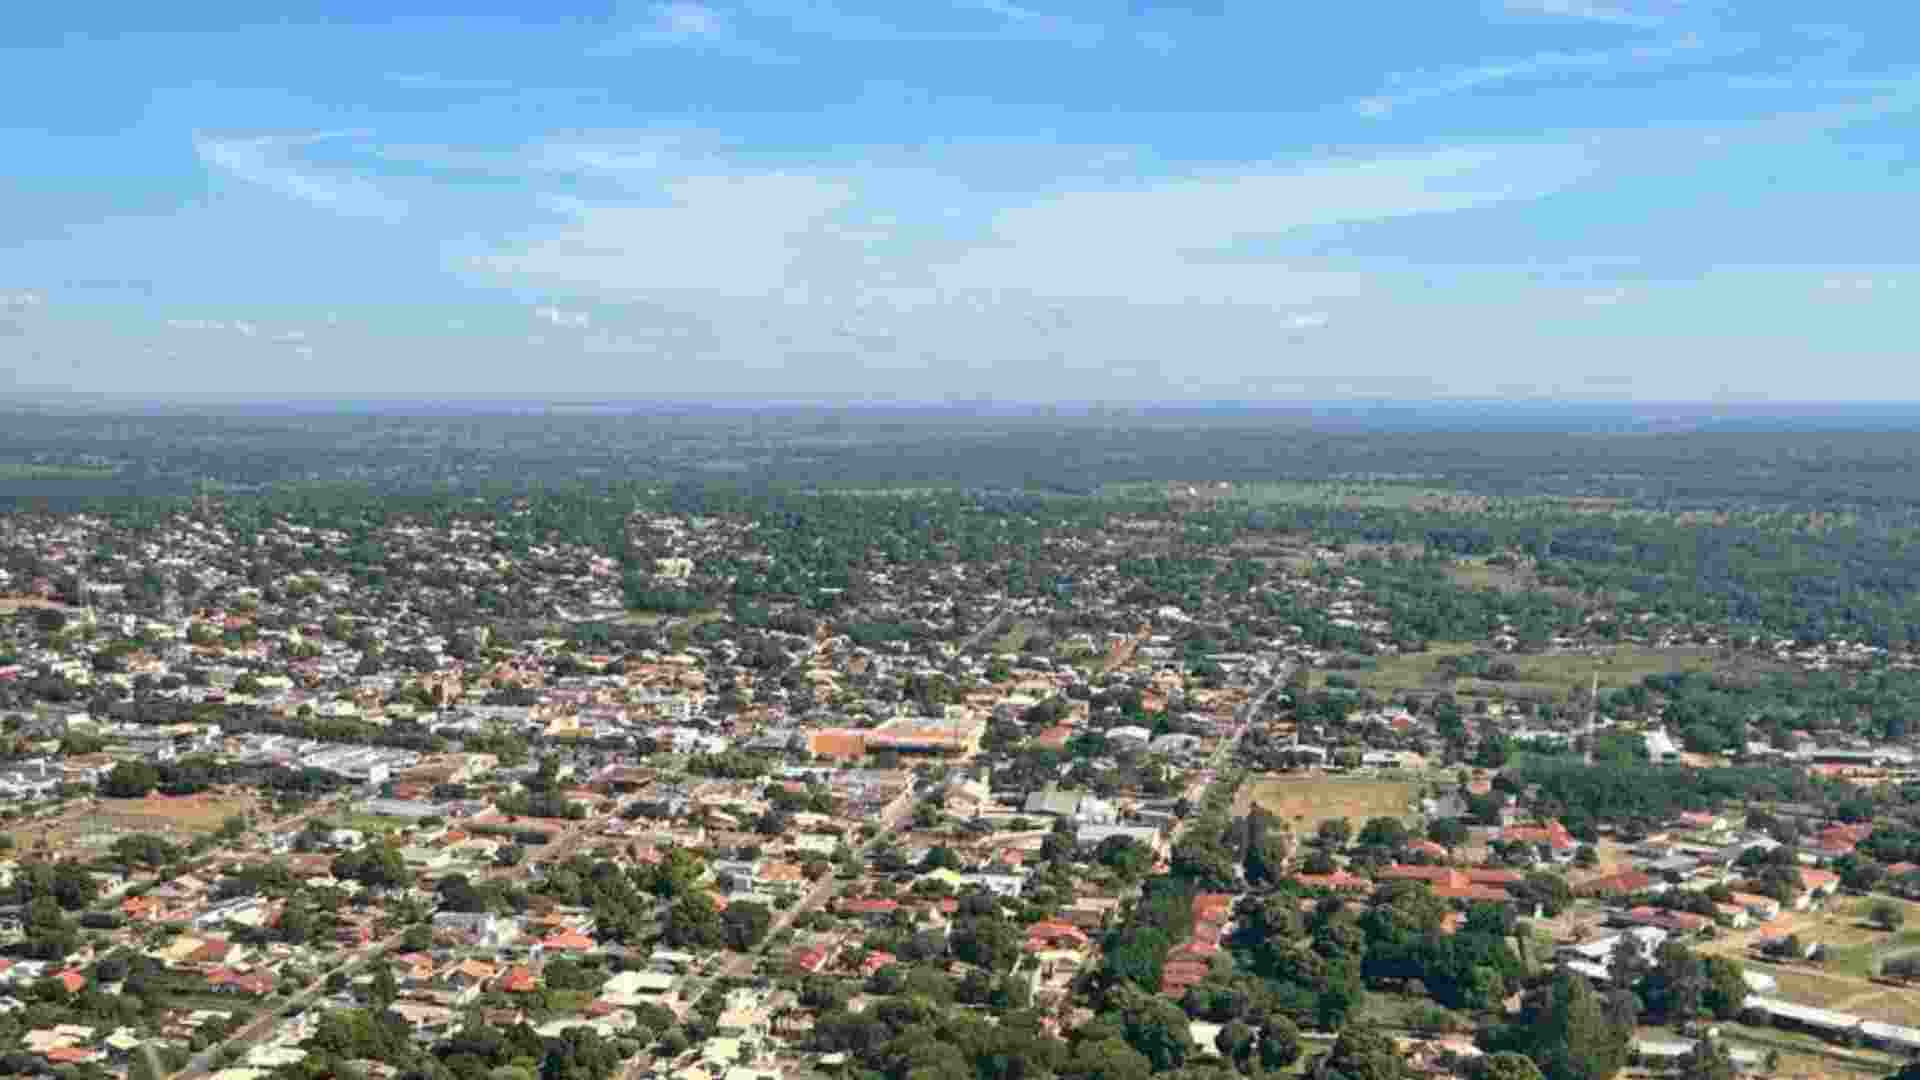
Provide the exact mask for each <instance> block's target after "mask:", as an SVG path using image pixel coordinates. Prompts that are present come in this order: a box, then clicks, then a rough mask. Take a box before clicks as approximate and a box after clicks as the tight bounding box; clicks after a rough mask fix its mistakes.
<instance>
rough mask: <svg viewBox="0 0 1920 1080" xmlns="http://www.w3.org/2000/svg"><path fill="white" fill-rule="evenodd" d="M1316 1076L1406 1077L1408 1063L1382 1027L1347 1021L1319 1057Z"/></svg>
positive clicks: (1342, 1079) (1343, 1079)
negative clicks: (1323, 1055) (1337, 1035)
mask: <svg viewBox="0 0 1920 1080" xmlns="http://www.w3.org/2000/svg"><path fill="white" fill-rule="evenodd" d="M1316 1076H1317V1077H1318V1080H1405V1078H1406V1076H1407V1063H1406V1060H1405V1059H1404V1058H1402V1057H1401V1056H1400V1051H1399V1049H1398V1048H1396V1047H1395V1046H1394V1045H1393V1040H1392V1039H1390V1038H1388V1037H1387V1035H1386V1034H1385V1033H1384V1032H1382V1031H1381V1030H1380V1029H1378V1028H1376V1027H1374V1026H1372V1025H1371V1024H1348V1025H1347V1026H1346V1027H1344V1028H1341V1029H1340V1037H1339V1038H1337V1039H1335V1040H1334V1042H1333V1049H1331V1050H1329V1051H1327V1054H1326V1056H1325V1057H1324V1058H1322V1059H1321V1060H1320V1065H1319V1067H1318V1069H1317V1070H1316Z"/></svg>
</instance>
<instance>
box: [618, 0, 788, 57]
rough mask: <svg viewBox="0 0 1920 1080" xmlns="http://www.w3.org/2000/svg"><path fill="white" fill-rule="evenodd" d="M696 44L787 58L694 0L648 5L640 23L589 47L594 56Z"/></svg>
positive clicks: (719, 50) (710, 49)
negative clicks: (741, 33) (644, 16)
mask: <svg viewBox="0 0 1920 1080" xmlns="http://www.w3.org/2000/svg"><path fill="white" fill-rule="evenodd" d="M659 48H695V49H701V50H705V51H708V52H714V53H721V54H730V55H733V56H737V57H740V58H742V59H747V60H756V61H761V62H769V63H774V62H784V61H785V58H784V57H782V56H780V55H779V54H777V53H775V52H774V51H773V50H772V49H769V48H767V47H766V46H764V45H761V44H759V43H758V42H754V41H750V40H748V39H746V38H744V37H742V36H741V35H740V34H739V33H738V32H737V31H736V29H735V27H734V25H733V20H732V19H731V18H729V17H728V16H727V14H726V13H725V12H722V11H721V10H720V9H718V8H715V7H712V6H710V5H708V4H702V3H695V2H694V0H669V2H667V3H657V4H654V5H652V6H651V7H649V8H648V9H647V16H646V18H645V19H643V20H641V21H640V22H638V23H637V24H635V25H633V26H630V27H628V28H627V29H625V30H622V31H621V32H619V33H617V34H615V35H614V36H612V37H610V38H608V39H606V40H605V41H602V42H600V43H599V44H598V45H595V46H594V47H593V48H592V49H590V50H588V54H589V55H591V56H601V57H612V56H627V55H630V54H632V53H635V52H639V51H641V50H643V49H659Z"/></svg>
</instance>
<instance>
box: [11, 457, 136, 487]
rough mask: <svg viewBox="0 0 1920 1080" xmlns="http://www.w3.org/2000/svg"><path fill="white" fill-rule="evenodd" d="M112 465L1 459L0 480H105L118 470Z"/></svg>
mask: <svg viewBox="0 0 1920 1080" xmlns="http://www.w3.org/2000/svg"><path fill="white" fill-rule="evenodd" d="M118 471H119V470H118V469H115V468H114V467H113V466H111V465H43V464H40V463H38V462H32V461H0V482H5V481H8V480H104V479H106V478H107V477H109V476H112V475H113V474H114V473H116V472H118Z"/></svg>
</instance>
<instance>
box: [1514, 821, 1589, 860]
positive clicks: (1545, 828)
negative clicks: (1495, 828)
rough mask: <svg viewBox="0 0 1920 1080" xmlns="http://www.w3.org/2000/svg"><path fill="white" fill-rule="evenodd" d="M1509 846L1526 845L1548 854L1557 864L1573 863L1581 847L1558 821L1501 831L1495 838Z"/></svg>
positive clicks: (1519, 826)
mask: <svg viewBox="0 0 1920 1080" xmlns="http://www.w3.org/2000/svg"><path fill="white" fill-rule="evenodd" d="M1495 839H1498V840H1500V841H1501V842H1503V843H1507V844H1525V845H1528V846H1529V847H1534V848H1538V849H1540V850H1543V851H1545V852H1546V853H1547V855H1548V857H1550V858H1552V859H1553V861H1555V862H1572V861H1573V855H1574V852H1576V851H1578V850H1579V848H1580V845H1579V844H1578V843H1577V842H1575V840H1574V839H1573V836H1572V834H1570V833H1568V832H1567V829H1566V826H1564V825H1562V824H1560V823H1559V822H1558V821H1545V822H1541V823H1539V824H1536V825H1509V826H1507V827H1505V828H1502V829H1501V830H1500V833H1499V835H1498V836H1497V837H1496V838H1495Z"/></svg>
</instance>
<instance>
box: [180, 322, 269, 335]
mask: <svg viewBox="0 0 1920 1080" xmlns="http://www.w3.org/2000/svg"><path fill="white" fill-rule="evenodd" d="M167 326H168V327H169V328H171V329H174V330H186V331H191V332H194V333H218V334H226V333H232V334H239V335H240V336H241V337H249V338H250V337H258V336H259V334H260V328H259V327H258V326H255V325H254V324H253V323H250V322H227V321H225V320H222V319H168V320H167Z"/></svg>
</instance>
